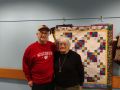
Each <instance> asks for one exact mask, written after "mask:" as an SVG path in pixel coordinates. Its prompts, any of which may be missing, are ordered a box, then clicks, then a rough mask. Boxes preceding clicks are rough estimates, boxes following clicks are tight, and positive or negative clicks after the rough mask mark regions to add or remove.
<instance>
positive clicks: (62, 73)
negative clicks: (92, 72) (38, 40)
mask: <svg viewBox="0 0 120 90" xmlns="http://www.w3.org/2000/svg"><path fill="white" fill-rule="evenodd" d="M57 45H58V52H56V53H55V66H54V67H55V83H56V90H82V85H83V82H84V68H83V65H82V61H81V57H80V55H79V54H77V53H76V52H74V51H72V50H70V42H69V40H68V38H64V37H62V38H59V39H58V40H57Z"/></svg>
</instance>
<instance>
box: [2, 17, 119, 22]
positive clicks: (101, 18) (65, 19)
mask: <svg viewBox="0 0 120 90" xmlns="http://www.w3.org/2000/svg"><path fill="white" fill-rule="evenodd" d="M119 18H120V17H103V16H100V17H98V18H89V17H88V18H62V19H41V20H39V19H37V20H0V22H40V21H68V20H95V19H98V20H101V21H102V20H103V19H119Z"/></svg>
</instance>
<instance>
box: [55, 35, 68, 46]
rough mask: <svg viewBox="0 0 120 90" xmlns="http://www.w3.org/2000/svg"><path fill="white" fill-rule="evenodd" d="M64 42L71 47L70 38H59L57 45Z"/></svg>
mask: <svg viewBox="0 0 120 90" xmlns="http://www.w3.org/2000/svg"><path fill="white" fill-rule="evenodd" d="M62 42H66V44H67V45H68V46H69V47H70V41H69V38H67V37H63V36H61V37H59V38H58V39H57V44H59V43H62Z"/></svg>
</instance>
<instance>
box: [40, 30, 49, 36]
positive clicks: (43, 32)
mask: <svg viewBox="0 0 120 90" xmlns="http://www.w3.org/2000/svg"><path fill="white" fill-rule="evenodd" d="M40 33H41V34H45V35H47V34H49V32H47V31H40Z"/></svg>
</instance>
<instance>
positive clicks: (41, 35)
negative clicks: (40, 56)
mask: <svg viewBox="0 0 120 90" xmlns="http://www.w3.org/2000/svg"><path fill="white" fill-rule="evenodd" d="M48 35H49V32H48V31H46V30H42V31H38V33H37V37H38V40H39V41H40V42H43V43H45V42H47V40H48Z"/></svg>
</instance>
